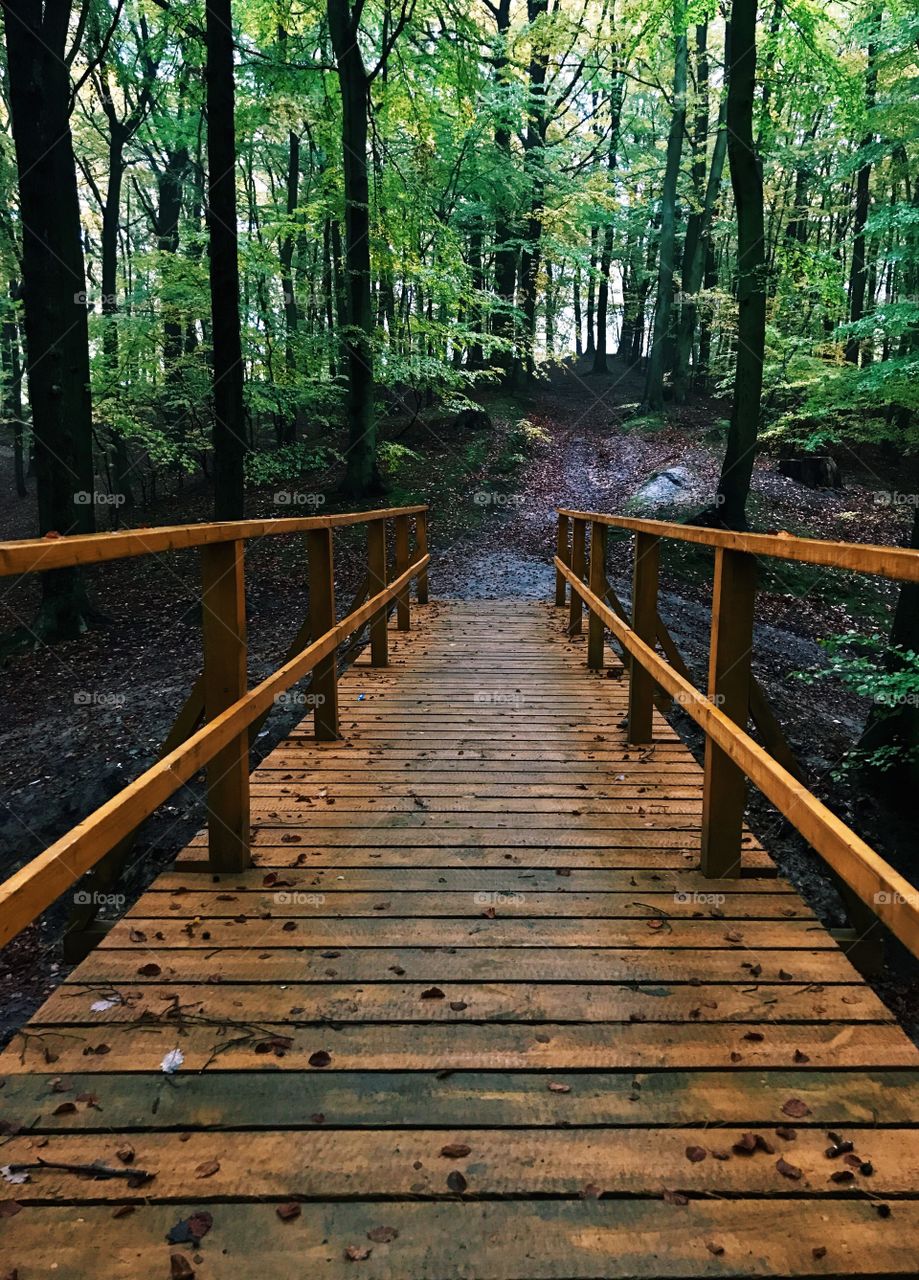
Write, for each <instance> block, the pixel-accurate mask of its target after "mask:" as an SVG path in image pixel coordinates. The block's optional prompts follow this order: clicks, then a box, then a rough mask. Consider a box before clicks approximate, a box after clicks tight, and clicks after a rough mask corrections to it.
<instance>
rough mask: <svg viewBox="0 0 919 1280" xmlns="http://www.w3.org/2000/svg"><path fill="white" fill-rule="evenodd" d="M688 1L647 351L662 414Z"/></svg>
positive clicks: (650, 402) (679, 28) (681, 24)
mask: <svg viewBox="0 0 919 1280" xmlns="http://www.w3.org/2000/svg"><path fill="white" fill-rule="evenodd" d="M685 8H686V6H685V0H675V2H674V6H673V19H674V35H675V42H676V48H675V58H674V69H673V112H672V114H671V117H670V135H669V137H668V139H667V166H666V169H665V171H664V187H663V191H662V192H661V233H660V240H659V244H658V255H659V258H658V261H659V265H658V272H657V306H656V308H655V311H654V329H653V332H652V335H651V349H650V351H649V353H648V376H647V382H646V384H645V407H646V408H647V409H648V410H650V411H651V412H652V413H659V412H660V411H661V410H662V409H663V407H664V343H665V340H666V338H667V334H668V331H669V329H670V315H671V312H672V309H673V260H674V249H675V245H676V188H677V178H678V177H679V173H680V156H681V154H682V150H683V130H684V129H685V127H686V56H687V48H686V23H685Z"/></svg>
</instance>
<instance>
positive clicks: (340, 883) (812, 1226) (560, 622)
mask: <svg viewBox="0 0 919 1280" xmlns="http://www.w3.org/2000/svg"><path fill="white" fill-rule="evenodd" d="M416 619H417V623H418V625H417V627H416V626H415V625H414V623H415V621H416ZM567 622H568V610H561V609H555V608H553V607H552V606H551V605H546V606H542V605H539V604H532V605H531V604H523V603H521V602H519V601H515V602H514V603H513V605H510V604H508V603H507V602H501V601H481V602H470V603H468V604H462V605H451V606H445V605H440V604H437V603H434V604H430V605H426V606H425V607H424V608H420V609H418V610H417V611H416V614H415V617H414V618H413V619H412V623H413V628H412V630H411V631H409V632H405V631H402V632H400V631H399V630H398V629H397V627H396V626H395V625H394V623H395V619H394V620H393V622H392V623H391V624H390V626H389V629H388V635H387V642H386V646H385V647H384V646H383V645H382V644H381V642H380V639H379V631H378V632H377V653H376V657H377V659H378V660H379V658H380V655H381V653H382V652H385V651H386V648H388V656H389V665H388V666H386V667H383V666H373V665H371V655H370V654H369V653H365V654H363V655H362V656H361V658H360V659H359V660H358V662H357V663H356V664H355V665H354V666H353V667H352V668H351V669H350V670H349V671H347V672H346V673H345V674H344V675H343V676H342V677H341V679H340V682H339V708H340V723H341V732H342V735H343V736H342V740H341V741H338V742H321V741H319V742H317V740H316V738H315V736H314V734H313V733H312V732H310V730H311V728H312V725H311V724H308V723H303V724H301V725H300V726H298V728H297V729H295V731H294V732H293V733H292V734H291V735H290V736H289V737H288V738H286V739H285V740H284V742H283V743H282V744H281V745H280V746H279V747H278V748H277V749H276V751H275V752H273V753H272V754H271V755H270V756H269V757H268V759H266V760H265V762H264V763H263V764H262V765H261V766H260V768H259V769H258V770H257V771H256V773H255V775H254V777H253V787H252V836H251V843H252V851H253V865H252V866H251V867H249V868H248V869H246V870H245V871H241V872H232V871H228V872H226V873H225V874H217V875H215V874H213V873H212V872H211V871H210V870H209V869H208V868H207V866H206V862H205V861H204V859H206V854H207V847H206V835H205V834H204V833H201V834H200V835H198V836H197V837H195V839H194V840H193V841H192V842H191V844H190V845H189V846H188V848H187V849H186V850H184V851H183V852H182V854H181V855H180V857H179V859H178V860H177V864H176V867H175V869H173V870H170V871H167V872H166V873H165V874H163V875H161V876H160V877H159V878H158V879H157V880H156V881H155V883H154V884H153V886H152V887H151V889H150V890H149V891H148V892H147V893H145V894H144V895H143V896H142V897H141V899H140V900H139V901H138V902H137V903H136V904H134V906H133V907H132V908H131V909H130V911H129V912H128V914H127V915H126V916H125V917H124V919H123V920H121V921H119V922H118V923H117V924H116V925H115V926H114V927H113V929H112V930H111V932H110V933H109V935H108V936H107V938H106V939H105V941H104V943H103V944H102V945H101V946H100V947H98V948H97V949H96V950H95V951H94V952H93V953H92V954H91V955H90V956H89V957H88V958H87V959H86V960H85V961H84V962H83V964H82V965H80V966H79V967H78V968H77V969H76V970H75V971H74V972H73V973H72V974H71V975H69V977H68V979H67V980H66V981H65V982H64V983H63V984H62V985H61V986H60V987H59V988H58V990H56V991H55V992H54V993H53V994H52V995H51V996H50V997H49V999H48V1000H47V1001H46V1002H45V1004H44V1005H43V1006H42V1008H41V1009H40V1010H39V1011H38V1013H37V1014H36V1016H35V1017H34V1018H33V1020H32V1022H31V1023H30V1024H29V1025H28V1026H27V1027H26V1028H24V1029H23V1032H22V1033H20V1034H19V1035H17V1036H16V1037H14V1039H13V1040H12V1042H11V1043H10V1045H9V1046H8V1047H7V1049H6V1050H5V1052H4V1053H3V1054H2V1056H0V1108H2V1119H3V1120H5V1121H7V1123H8V1127H9V1129H10V1132H8V1133H7V1134H6V1135H5V1137H4V1138H3V1143H4V1146H3V1163H4V1164H6V1163H9V1164H11V1165H12V1167H13V1169H14V1170H15V1169H16V1168H18V1167H19V1166H20V1165H22V1166H27V1167H28V1168H27V1172H28V1181H27V1182H26V1183H18V1184H14V1183H9V1182H7V1181H6V1180H5V1179H4V1180H3V1181H2V1182H0V1205H15V1204H18V1205H20V1206H21V1208H20V1209H19V1211H18V1212H15V1213H14V1214H13V1216H10V1217H5V1218H4V1219H3V1221H2V1223H0V1227H2V1231H3V1241H2V1256H3V1263H4V1266H5V1267H6V1268H7V1269H9V1268H18V1271H19V1275H20V1276H21V1277H22V1280H26V1278H28V1280H32V1277H34V1276H40V1277H42V1278H43V1280H51V1277H56V1278H57V1280H84V1278H85V1277H87V1276H90V1275H102V1274H104V1275H111V1276H113V1277H121V1278H123V1280H147V1278H148V1277H157V1276H160V1275H162V1276H164V1277H166V1276H168V1275H169V1271H170V1253H171V1252H179V1253H182V1254H183V1255H185V1256H186V1257H187V1258H188V1260H189V1265H190V1266H191V1267H192V1269H193V1270H194V1273H195V1276H196V1277H197V1278H198V1280H251V1277H252V1276H253V1275H256V1274H265V1275H270V1276H272V1277H277V1278H278V1280H286V1278H287V1277H290V1280H294V1278H295V1277H296V1280H301V1277H302V1276H304V1275H308V1274H312V1273H313V1272H321V1273H322V1274H323V1275H325V1276H329V1277H332V1278H333V1280H334V1278H335V1277H338V1276H341V1277H346V1276H354V1275H357V1274H360V1275H361V1276H363V1277H371V1278H373V1280H599V1278H600V1277H606V1278H608V1280H616V1278H621V1280H625V1278H626V1277H633V1278H635V1277H647V1278H648V1280H651V1278H652V1277H653V1278H654V1280H690V1278H694V1277H710V1276H720V1277H725V1276H726V1277H735V1280H739V1278H740V1277H773V1278H774V1280H779V1278H780V1277H792V1276H808V1277H813V1276H832V1277H838V1276H840V1275H845V1276H878V1277H880V1276H887V1277H892V1276H897V1277H907V1276H911V1275H914V1274H915V1258H916V1256H917V1249H919V1087H917V1085H919V1054H917V1052H916V1049H915V1048H914V1046H913V1045H912V1044H911V1042H910V1041H909V1040H908V1039H907V1037H906V1036H905V1035H904V1034H903V1032H902V1031H901V1030H900V1028H899V1027H898V1026H897V1024H896V1022H895V1020H894V1019H893V1016H892V1015H891V1013H890V1012H889V1010H887V1008H886V1007H885V1006H884V1005H883V1004H882V1003H881V1001H880V1000H879V999H878V997H877V996H876V995H875V993H874V992H873V991H872V990H871V989H870V988H868V987H867V986H866V985H865V983H864V982H863V981H862V979H861V978H860V976H859V975H858V973H857V972H856V971H855V969H854V968H853V966H852V965H851V964H850V963H849V961H848V960H847V958H846V956H845V954H844V951H843V950H841V949H840V948H839V946H838V945H837V944H836V943H835V942H834V941H833V940H832V939H831V938H830V936H829V935H828V934H827V933H826V932H825V931H824V929H823V927H822V925H821V924H820V922H819V921H818V919H817V918H816V917H815V916H814V914H813V912H812V911H811V909H810V908H809V907H808V906H807V905H806V904H805V903H804V902H803V901H802V900H801V899H800V898H799V897H798V895H797V893H796V892H795V891H794V889H793V887H792V886H791V885H790V884H789V883H788V882H787V881H785V880H783V879H782V878H781V877H780V876H778V875H777V874H776V870H775V867H774V865H773V864H772V862H771V860H770V858H769V856H768V853H767V851H766V850H765V849H763V847H762V846H761V845H760V843H759V841H757V840H756V839H755V837H754V836H753V835H752V834H751V833H750V832H748V831H744V833H743V841H742V862H743V866H742V868H741V872H742V874H741V875H740V877H738V878H736V879H735V878H726V879H720V880H719V879H709V878H707V877H705V876H703V875H702V874H701V873H700V870H699V853H700V841H701V829H702V804H701V781H702V771H701V769H700V767H699V765H698V763H697V762H696V761H695V760H694V759H693V757H692V755H691V754H690V752H689V751H688V750H687V749H686V747H685V746H683V744H682V743H681V742H680V740H679V738H678V737H677V735H676V734H675V732H674V731H673V730H672V729H671V728H670V726H669V725H667V724H666V722H665V721H664V720H663V719H661V717H660V715H659V714H658V713H657V712H656V711H655V712H653V713H652V715H651V721H650V733H649V736H650V741H649V742H648V743H647V744H641V745H640V746H637V745H633V746H631V747H630V746H629V745H628V744H627V743H626V737H625V727H624V724H623V721H624V719H625V716H626V714H627V709H628V682H627V679H626V678H625V677H624V674H623V671H622V667H621V664H620V663H619V661H618V659H617V658H616V657H615V656H614V655H613V654H612V653H611V652H610V651H609V650H607V651H606V652H605V653H604V654H603V661H604V664H605V669H604V671H603V672H599V671H595V672H593V673H590V672H588V670H587V666H586V659H587V637H586V636H583V637H577V636H575V637H569V636H568V635H567ZM585 630H586V629H585ZM592 656H593V658H594V660H596V657H597V654H596V636H595V637H594V653H593V655H592ZM175 1050H179V1051H180V1053H181V1055H182V1061H181V1064H180V1066H179V1067H178V1069H177V1070H176V1071H175V1072H174V1073H169V1074H167V1073H165V1072H164V1071H163V1069H162V1063H163V1062H164V1060H166V1056H167V1055H168V1054H170V1053H172V1052H173V1051H175ZM777 1131H778V1132H777ZM828 1131H833V1132H836V1133H839V1135H840V1136H841V1137H842V1138H843V1139H844V1140H846V1141H851V1142H852V1145H853V1152H850V1153H848V1154H850V1155H851V1154H856V1155H857V1156H858V1158H859V1159H858V1163H857V1165H855V1164H853V1163H848V1164H847V1163H846V1161H845V1155H846V1154H847V1153H845V1152H842V1153H840V1154H839V1155H838V1156H835V1157H832V1158H830V1157H828V1156H827V1155H826V1150H827V1147H828V1145H829V1143H830V1139H829V1138H828V1137H827V1134H828ZM747 1134H753V1135H754V1139H753V1140H754V1142H755V1141H756V1139H755V1135H759V1139H760V1141H759V1144H758V1145H757V1147H756V1150H755V1151H754V1152H753V1153H752V1154H745V1153H744V1146H745V1144H747V1143H748V1142H749V1139H747V1138H745V1136H744V1135H747ZM467 1148H468V1150H467ZM445 1149H446V1151H447V1154H446V1155H445V1154H443V1152H444V1150H445ZM700 1152H701V1153H702V1154H701V1155H700V1154H699V1153H700ZM690 1153H691V1154H690ZM126 1154H127V1156H128V1158H127V1159H126V1158H125V1157H126ZM780 1161H783V1162H784V1163H785V1167H783V1166H782V1165H780V1163H779V1162H780ZM95 1162H101V1166H102V1168H103V1169H104V1170H109V1171H111V1170H118V1171H121V1173H125V1172H127V1171H130V1170H133V1171H135V1172H136V1171H138V1170H139V1171H141V1172H143V1173H149V1174H152V1175H153V1176H152V1177H149V1178H146V1179H144V1180H142V1181H141V1182H139V1183H136V1184H135V1185H129V1181H128V1179H127V1178H126V1177H122V1176H119V1177H112V1176H105V1177H103V1176H98V1175H97V1176H95V1177H91V1176H87V1174H86V1173H85V1172H84V1171H83V1170H84V1168H85V1166H87V1165H89V1166H91V1165H93V1164H94V1163H95ZM49 1165H50V1166H57V1167H49ZM789 1170H790V1172H789ZM840 1172H842V1173H846V1172H850V1173H851V1175H852V1176H851V1178H849V1179H846V1180H844V1181H839V1180H836V1181H834V1180H833V1175H834V1174H836V1173H840ZM684 1201H685V1203H684ZM291 1202H295V1203H296V1204H297V1205H298V1209H299V1213H298V1214H297V1215H296V1216H293V1217H290V1218H289V1219H288V1220H286V1221H285V1220H283V1219H282V1218H281V1217H280V1216H279V1214H278V1212H277V1210H278V1208H279V1207H281V1206H283V1205H286V1204H289V1203H291ZM881 1204H886V1205H889V1206H890V1216H889V1218H888V1217H884V1216H882V1215H881V1213H880V1212H879V1211H878V1207H877V1206H878V1205H881ZM126 1206H127V1207H129V1208H130V1210H131V1211H130V1213H128V1214H127V1215H126V1216H115V1215H116V1214H118V1213H123V1212H124V1209H125V1207H126ZM196 1210H197V1211H206V1212H207V1213H209V1214H211V1215H212V1217H213V1225H212V1227H211V1229H210V1231H209V1232H208V1234H207V1235H206V1236H205V1237H204V1239H203V1240H202V1241H201V1243H200V1245H199V1246H197V1247H195V1246H181V1245H179V1246H174V1247H172V1248H170V1246H169V1245H168V1244H167V1242H166V1236H167V1234H168V1232H169V1231H170V1230H171V1229H172V1228H173V1227H175V1226H176V1224H177V1223H178V1222H179V1221H181V1220H182V1219H184V1218H187V1217H188V1215H189V1214H190V1213H193V1212H194V1211H196ZM4 1212H8V1210H5V1209H2V1208H0V1213H4ZM380 1228H387V1230H385V1231H382V1232H381V1231H380V1230H379V1229H380ZM368 1233H370V1234H371V1238H370V1239H368ZM710 1245H714V1246H716V1249H715V1251H713V1250H712V1248H710V1247H709V1246H710ZM352 1246H357V1247H358V1248H363V1247H364V1246H366V1247H367V1248H368V1249H370V1253H369V1256H368V1257H367V1258H365V1259H364V1260H362V1261H360V1262H352V1261H349V1260H347V1259H346V1256H345V1254H346V1250H347V1249H349V1248H350V1247H352ZM824 1249H825V1250H826V1252H825V1253H823V1252H822V1250H824ZM718 1250H723V1252H719V1251H718ZM815 1251H816V1252H815Z"/></svg>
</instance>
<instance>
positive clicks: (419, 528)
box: [415, 511, 428, 604]
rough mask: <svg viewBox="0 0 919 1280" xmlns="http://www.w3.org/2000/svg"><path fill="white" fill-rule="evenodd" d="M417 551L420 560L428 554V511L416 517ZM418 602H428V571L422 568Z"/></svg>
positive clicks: (419, 577)
mask: <svg viewBox="0 0 919 1280" xmlns="http://www.w3.org/2000/svg"><path fill="white" fill-rule="evenodd" d="M415 552H416V555H417V558H418V559H419V560H420V559H422V557H424V556H426V555H427V554H428V513H427V512H426V511H419V512H418V514H417V516H416V517H415ZM417 582H418V586H417V592H418V596H417V598H418V603H419V604H427V602H428V571H427V569H422V570H421V572H420V573H419V574H418V578H417Z"/></svg>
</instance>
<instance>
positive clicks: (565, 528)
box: [555, 515, 571, 609]
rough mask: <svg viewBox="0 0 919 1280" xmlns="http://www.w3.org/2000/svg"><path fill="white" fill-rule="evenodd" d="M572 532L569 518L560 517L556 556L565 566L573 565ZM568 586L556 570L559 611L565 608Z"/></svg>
mask: <svg viewBox="0 0 919 1280" xmlns="http://www.w3.org/2000/svg"><path fill="white" fill-rule="evenodd" d="M570 532H571V521H570V520H569V519H568V517H567V516H562V515H560V516H559V518H558V529H557V530H556V534H555V554H556V555H557V556H558V558H559V560H561V561H562V563H563V564H570V563H571V552H570V550H569V547H568V538H569V535H570ZM567 586H568V584H567V583H566V582H565V577H564V574H562V573H561V572H560V571H559V570H558V569H556V570H555V603H556V606H557V607H558V608H559V609H564V607H565V591H566V589H567Z"/></svg>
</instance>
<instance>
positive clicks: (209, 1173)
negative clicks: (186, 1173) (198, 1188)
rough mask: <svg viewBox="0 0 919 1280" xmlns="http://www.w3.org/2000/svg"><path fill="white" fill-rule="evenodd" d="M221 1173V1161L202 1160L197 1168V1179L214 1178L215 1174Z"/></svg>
mask: <svg viewBox="0 0 919 1280" xmlns="http://www.w3.org/2000/svg"><path fill="white" fill-rule="evenodd" d="M219 1172H220V1161H219V1160H202V1162H201V1163H200V1164H199V1165H196V1166H195V1177H196V1178H212V1177H213V1176H214V1174H215V1173H219Z"/></svg>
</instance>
